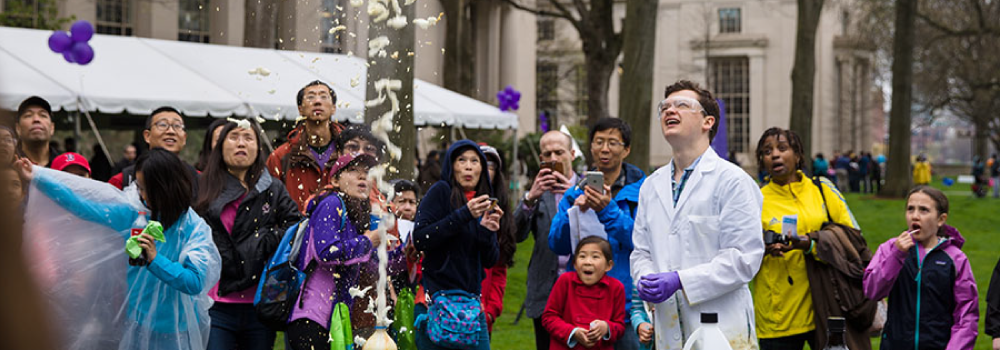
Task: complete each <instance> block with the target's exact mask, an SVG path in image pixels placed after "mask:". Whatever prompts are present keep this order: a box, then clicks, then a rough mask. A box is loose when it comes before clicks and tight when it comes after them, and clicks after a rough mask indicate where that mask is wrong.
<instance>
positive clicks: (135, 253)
mask: <svg viewBox="0 0 1000 350" xmlns="http://www.w3.org/2000/svg"><path fill="white" fill-rule="evenodd" d="M142 233H148V234H149V235H150V236H153V239H155V240H157V241H160V242H166V241H167V237H165V236H163V225H162V224H160V223H159V222H158V221H150V222H149V223H148V224H146V228H144V229H142ZM125 252H126V253H128V257H130V258H132V259H136V258H138V257H139V256H140V255H142V247H140V246H139V235H135V236H132V237H129V238H128V240H127V241H125Z"/></svg>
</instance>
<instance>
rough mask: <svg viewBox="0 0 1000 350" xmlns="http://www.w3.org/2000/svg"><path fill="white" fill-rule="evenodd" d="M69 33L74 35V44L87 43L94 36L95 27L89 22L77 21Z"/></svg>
mask: <svg viewBox="0 0 1000 350" xmlns="http://www.w3.org/2000/svg"><path fill="white" fill-rule="evenodd" d="M69 32H70V34H72V35H73V42H77V43H85V42H87V41H90V38H91V37H93V36H94V26H92V25H90V22H87V21H76V23H73V26H71V27H69Z"/></svg>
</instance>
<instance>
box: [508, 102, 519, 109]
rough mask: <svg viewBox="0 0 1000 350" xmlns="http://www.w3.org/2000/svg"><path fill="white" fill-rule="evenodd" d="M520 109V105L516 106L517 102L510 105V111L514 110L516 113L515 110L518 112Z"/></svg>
mask: <svg viewBox="0 0 1000 350" xmlns="http://www.w3.org/2000/svg"><path fill="white" fill-rule="evenodd" d="M520 108H521V105H520V104H518V103H517V101H514V103H511V104H510V109H512V110H515V111H516V110H518V109H520Z"/></svg>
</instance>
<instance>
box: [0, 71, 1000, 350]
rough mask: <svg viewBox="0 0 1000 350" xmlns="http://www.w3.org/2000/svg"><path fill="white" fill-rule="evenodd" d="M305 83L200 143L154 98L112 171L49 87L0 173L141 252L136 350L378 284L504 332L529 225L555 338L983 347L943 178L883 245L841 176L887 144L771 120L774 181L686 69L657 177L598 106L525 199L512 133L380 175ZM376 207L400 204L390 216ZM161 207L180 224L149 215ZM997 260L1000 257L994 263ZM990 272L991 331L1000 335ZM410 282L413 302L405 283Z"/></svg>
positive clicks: (332, 305)
mask: <svg viewBox="0 0 1000 350" xmlns="http://www.w3.org/2000/svg"><path fill="white" fill-rule="evenodd" d="M296 102H297V104H298V106H299V107H298V108H299V112H300V114H301V115H302V116H303V119H302V120H301V121H300V122H299V123H298V124H297V125H296V127H295V128H294V129H293V130H292V131H291V132H289V133H288V138H287V140H288V141H287V142H286V143H284V144H282V145H280V146H279V147H277V148H276V149H275V150H274V151H273V152H271V153H270V154H268V153H267V152H266V151H265V147H264V140H263V139H262V138H263V137H266V136H265V134H264V133H263V131H262V130H261V127H260V126H259V125H258V124H257V122H255V121H254V120H252V119H241V118H235V119H234V118H228V119H218V120H215V121H214V122H213V123H212V124H211V125H210V126H209V128H208V129H207V130H206V134H205V142H204V143H203V145H202V149H201V152H200V153H199V158H198V161H197V163H196V164H194V165H190V164H187V163H185V162H183V161H182V160H181V159H180V158H179V156H178V154H179V153H180V152H181V151H182V150H183V149H184V148H185V146H186V140H187V130H186V128H185V123H184V118H183V117H182V115H181V113H180V112H179V111H178V110H176V109H174V108H171V107H162V108H158V109H156V110H154V111H153V112H152V113H151V114H150V115H149V117H148V118H147V120H146V123H145V127H144V129H143V131H142V137H143V139H144V140H145V141H146V143H147V144H148V145H149V149H148V150H146V151H145V152H142V154H141V155H139V156H138V157H135V154H136V153H137V152H136V149H135V148H134V147H131V148H126V149H125V150H124V151H125V154H131V155H132V158H127V159H126V161H123V162H120V163H119V164H118V165H116V166H115V174H113V176H110V177H109V178H108V179H107V182H106V184H105V183H100V182H98V180H97V179H95V180H77V179H82V178H91V177H93V170H92V168H91V165H90V164H89V163H88V161H87V159H85V158H84V157H83V156H82V155H80V154H78V153H74V152H66V153H61V154H60V153H59V152H58V151H57V150H56V149H55V148H53V147H52V145H51V144H50V142H49V141H50V139H51V137H52V135H53V132H54V124H53V122H52V110H51V107H50V106H49V104H48V103H47V102H46V101H45V100H44V99H42V98H39V97H32V98H29V99H27V100H25V101H24V102H23V103H22V104H21V106H20V108H19V109H18V111H17V112H18V114H17V119H16V121H15V127H14V128H13V129H10V128H5V127H4V128H0V163H3V164H4V171H3V172H2V175H3V176H2V190H0V193H2V195H3V196H4V197H5V200H7V201H9V202H10V203H25V202H28V201H29V200H28V199H27V198H26V196H27V194H28V192H27V188H28V187H29V186H30V187H32V188H34V189H35V190H33V191H32V192H31V193H32V196H36V195H37V196H41V197H45V198H48V199H50V200H51V201H52V202H53V203H54V205H56V206H59V207H61V208H62V209H63V210H65V211H67V212H69V213H71V214H72V215H75V216H77V217H79V218H80V219H81V220H83V221H87V222H90V223H94V224H97V225H100V226H102V227H106V228H107V229H108V230H110V231H113V232H117V236H115V237H117V238H120V239H121V241H125V240H132V241H134V243H135V244H136V246H137V247H138V248H137V249H138V250H141V254H138V255H136V256H132V255H130V256H129V257H128V259H125V257H122V260H121V261H122V262H124V261H126V260H127V261H128V265H129V266H128V267H127V270H126V271H127V274H126V276H125V277H124V278H125V279H126V280H127V289H126V290H123V291H121V294H122V295H123V298H124V300H125V302H124V303H125V304H124V305H123V306H122V310H123V311H124V316H123V323H124V324H123V327H124V328H123V329H124V330H123V331H124V333H123V335H122V336H121V337H120V338H119V339H118V347H119V348H120V349H220V350H222V349H226V350H228V349H270V348H272V346H273V344H274V343H275V338H276V331H277V330H281V331H284V332H285V342H286V343H285V345H286V348H288V349H317V348H326V347H329V346H330V341H331V339H333V338H334V337H333V335H332V334H331V329H341V328H342V327H344V326H343V324H340V323H339V319H338V318H337V317H338V315H340V313H341V312H342V311H339V310H341V308H342V306H341V305H343V308H344V310H347V311H346V312H347V314H348V315H349V316H348V318H349V326H347V327H348V328H349V330H350V332H348V333H347V334H354V335H356V337H355V338H356V339H357V340H358V341H357V346H360V344H362V343H363V341H362V339H366V338H367V337H368V336H371V335H372V334H373V333H375V332H376V331H377V330H378V329H379V328H380V326H379V322H377V320H376V317H375V313H374V312H372V309H373V307H374V306H373V304H372V300H374V299H375V298H376V295H378V294H383V295H386V296H388V298H389V304H390V305H394V304H396V305H395V307H396V308H407V309H408V308H411V307H412V309H413V312H414V316H415V320H416V321H415V324H413V325H409V324H408V325H403V326H404V328H406V327H412V328H413V329H415V332H414V339H413V340H412V341H413V344H415V347H416V348H418V349H489V348H490V339H491V333H492V330H493V328H494V323H495V322H496V320H497V318H498V317H499V316H500V314H501V312H502V310H503V304H504V296H505V292H506V286H507V272H508V269H509V268H511V267H512V266H513V263H514V253H515V249H516V247H517V243H519V242H523V241H525V240H527V239H529V238H533V240H534V248H533V250H532V252H531V257H530V261H529V263H528V266H527V272H528V274H527V276H528V277H527V291H526V295H525V298H524V308H525V314H526V315H527V316H528V317H529V318H531V319H532V321H533V326H534V339H535V344H534V347H535V348H536V349H579V348H596V349H640V348H642V349H654V348H655V349H681V348H683V347H684V344H685V342H687V341H689V340H690V339H691V337H692V334H693V332H694V331H695V330H696V329H698V328H699V327H700V326H701V325H702V322H707V321H706V320H709V319H711V318H710V317H709V318H706V317H703V315H706V314H715V315H716V318H717V323H718V328H719V329H720V330H721V331H722V333H723V334H724V336H725V337H726V339H727V340H728V342H729V344H730V346H731V347H732V348H733V349H764V350H768V349H802V348H803V347H804V346H805V344H809V347H810V348H812V349H820V348H822V347H823V346H824V345H825V344H827V343H828V341H830V338H828V332H829V328H828V327H827V321H828V319H829V318H837V317H842V318H844V319H845V320H846V324H847V327H846V330H845V332H844V335H845V337H844V338H845V340H846V342H847V344H848V345H849V348H851V349H855V350H857V349H869V348H871V343H870V338H869V337H870V334H871V332H872V331H878V332H880V333H879V334H881V337H882V343H881V344H882V348H883V349H894V348H904V347H907V348H908V347H916V348H918V349H942V348H945V349H971V348H972V346H973V344H974V342H975V339H976V337H977V336H978V328H977V327H978V323H979V311H978V310H979V309H978V290H977V287H976V283H975V280H974V279H973V278H972V274H971V267H970V265H969V261H968V259H967V258H966V256H965V254H964V253H963V252H962V250H961V248H962V244H963V243H964V242H965V240H964V238H963V237H962V236H961V235H960V234H959V231H958V229H956V228H954V227H952V226H949V225H947V223H946V222H947V218H948V213H949V206H948V198H947V197H946V196H945V195H944V194H943V193H942V192H941V191H939V190H937V189H934V188H932V187H929V186H926V185H918V186H917V187H915V188H913V190H912V191H911V192H910V193H909V195H908V196H907V202H906V203H907V204H906V207H905V208H904V217H905V219H906V222H907V230H906V231H905V232H902V233H900V234H899V235H898V237H895V238H892V239H890V240H888V241H887V242H884V243H882V244H881V245H879V246H878V248H877V251H876V252H874V254H873V253H872V252H871V251H870V250H869V249H868V247H867V245H866V243H865V241H864V238H863V237H862V236H861V233H860V232H861V231H860V230H861V227H859V225H858V223H857V221H856V220H855V219H854V217H853V214H852V213H851V210H850V208H849V207H848V205H847V202H846V200H844V197H843V195H842V194H841V191H842V190H850V191H855V192H856V191H865V192H869V191H877V188H878V186H879V185H878V184H879V182H880V176H881V175H880V174H881V166H880V164H879V163H880V162H879V161H878V160H877V159H874V158H873V157H872V155H871V154H870V153H860V154H855V153H854V152H846V153H844V154H836V155H835V156H834V157H832V158H831V159H830V161H827V160H826V159H825V158H824V157H823V155H821V154H820V155H817V156H816V157H815V159H814V160H813V161H812V162H811V164H809V157H808V155H807V154H804V151H803V150H804V147H803V145H802V141H801V140H800V138H799V137H798V135H796V134H795V133H794V132H792V131H790V130H785V129H781V128H770V129H768V130H766V131H765V132H764V133H763V135H761V137H760V139H759V142H758V144H757V147H756V154H755V158H756V165H757V167H758V169H760V170H761V172H763V173H764V174H765V182H764V185H763V186H759V185H758V183H757V182H756V181H754V179H753V177H751V176H750V175H748V174H747V173H746V172H745V171H744V170H743V169H742V168H740V167H739V166H737V165H735V164H733V163H731V162H728V161H726V160H725V159H723V158H721V157H720V156H719V155H718V154H716V153H715V151H714V150H713V149H712V148H711V147H710V146H711V140H712V139H713V138H714V136H715V134H716V133H717V131H718V123H717V117H716V116H718V115H720V111H719V105H718V104H717V102H716V100H715V98H714V97H713V96H712V93H711V92H710V91H708V90H706V89H704V88H702V87H700V86H699V85H697V84H695V83H692V82H689V81H679V82H676V83H674V84H671V85H670V86H668V87H666V89H665V92H664V99H663V100H662V101H661V102H660V103H659V105H658V114H659V124H660V127H661V131H662V135H663V137H664V139H665V140H666V141H667V142H668V143H669V145H670V147H671V149H672V151H673V159H672V160H671V162H670V163H669V164H667V165H666V166H663V167H661V168H659V169H657V170H655V171H654V172H652V173H651V174H649V175H648V176H647V174H646V173H645V172H644V171H643V170H642V169H641V168H640V167H638V166H635V165H633V164H629V163H626V162H625V161H624V160H625V158H626V157H627V156H628V155H629V153H630V151H631V145H632V144H631V142H632V128H631V126H630V125H628V124H627V123H626V122H625V121H623V120H621V119H617V118H603V119H600V120H598V121H597V122H596V123H595V124H594V125H592V126H591V128H590V130H589V132H588V135H587V141H588V142H589V144H590V147H589V148H587V149H589V152H590V158H591V159H592V163H591V164H589V167H587V171H585V172H582V173H578V172H577V171H575V170H574V167H573V160H574V159H575V158H577V157H578V156H580V155H579V154H576V151H575V149H576V148H575V147H574V139H573V137H572V136H571V135H568V134H566V133H563V132H560V131H549V132H546V133H544V134H543V135H542V137H541V139H540V141H539V144H538V150H539V158H540V159H539V163H540V164H541V168H540V170H539V171H538V172H537V173H536V174H533V178H532V180H531V185H530V187H528V189H527V191H526V192H524V193H523V195H521V196H520V197H518V196H517V195H515V194H513V193H511V188H510V187H509V185H508V184H509V181H508V180H507V178H506V175H505V173H504V172H503V171H502V170H503V169H505V168H507V165H506V164H505V163H504V157H503V156H501V153H500V151H498V150H497V149H496V148H494V147H491V146H489V145H486V144H482V143H477V142H475V141H473V140H460V141H456V142H454V143H452V144H451V145H450V146H449V147H448V148H447V150H446V151H443V152H431V153H430V154H428V157H427V159H426V160H425V162H424V164H423V166H421V169H420V170H421V172H420V176H419V177H418V178H417V179H412V180H410V179H395V180H394V181H393V182H392V188H381V189H380V188H378V187H379V185H378V181H375V180H374V179H373V178H371V176H370V175H371V174H372V170H373V169H376V168H377V167H379V166H381V165H382V164H383V163H385V162H386V161H387V160H388V159H387V158H388V154H387V152H386V147H385V146H386V145H385V143H384V142H383V141H382V140H379V139H378V138H376V137H375V136H374V135H373V134H372V132H371V131H370V130H369V129H367V128H366V127H365V126H363V125H342V124H339V123H336V122H334V121H332V120H331V117H332V115H333V114H334V113H335V112H336V102H337V95H336V93H335V91H334V90H333V89H332V88H331V87H330V86H329V85H327V84H325V83H323V82H320V81H314V82H310V83H309V84H307V85H306V86H305V87H303V88H302V89H301V90H300V91H299V92H298V94H297V96H296ZM133 159H134V160H133ZM105 162H106V160H105ZM993 164H996V161H995V160H994V163H993ZM807 165H811V168H812V172H811V173H810V171H809V169H808V167H807ZM997 167H998V168H1000V166H997ZM997 172H1000V169H997ZM992 176H993V177H997V175H996V172H995V173H993V174H992ZM108 184H110V185H111V186H108ZM383 186H384V185H383ZM20 207H21V208H24V209H23V210H31V209H32V206H31V205H24V204H20ZM381 212H388V213H391V215H392V217H393V218H394V220H390V221H389V222H391V223H394V225H391V224H390V225H391V226H392V227H382V228H381V229H383V230H386V231H387V236H383V235H381V234H380V233H379V229H380V228H379V226H380V225H386V224H387V222H385V221H383V220H382V219H381V218H380V217H379V216H378V215H377V214H378V213H381ZM32 220H43V221H44V220H45V218H44V217H42V218H40V219H39V218H38V217H34V219H32ZM306 220H308V221H306ZM154 221H155V222H157V223H159V224H161V225H162V236H158V235H157V234H155V232H154V231H155V230H149V229H148V227H149V226H152V225H151V224H150V223H151V222H154ZM31 223H32V222H31V221H30V220H29V222H28V224H31ZM297 223H301V225H303V227H301V228H299V229H297V230H296V229H295V228H296V226H297V225H296V224H297ZM144 228H145V229H144ZM290 228H291V229H290ZM287 234H300V235H304V236H302V237H301V241H302V243H301V246H300V248H299V251H296V252H295V253H296V254H295V259H294V260H293V261H290V263H291V264H292V265H293V266H294V267H295V268H296V269H297V270H299V271H302V272H303V273H304V275H305V278H304V281H303V282H302V286H301V290H300V292H299V294H298V295H294V296H290V298H291V300H292V301H294V302H293V303H291V304H290V305H291V307H290V309H289V310H288V315H287V322H284V323H283V324H282V325H281V326H280V327H273V326H271V325H269V324H265V323H264V322H262V321H261V320H260V319H258V312H257V309H256V308H255V306H254V299H255V296H256V294H257V293H258V284H259V280H260V279H261V278H262V275H263V273H264V272H265V271H264V268H265V266H266V264H267V262H268V260H269V259H271V257H272V256H273V255H274V254H275V253H276V252H277V251H278V250H279V248H280V247H279V245H280V242H282V238H283V237H284V236H285V235H287ZM132 236H135V238H130V237H132ZM383 237H384V238H383ZM383 240H385V242H383ZM381 245H384V246H386V247H387V252H386V254H384V255H378V254H376V250H377V248H378V247H379V246H381ZM381 260H384V261H381ZM927 261H933V263H930V264H925V262H927ZM380 264H383V266H385V267H386V271H387V273H386V274H387V276H388V279H389V280H390V283H388V284H387V285H385V288H384V290H379V288H382V287H380V284H379V283H378V282H377V281H378V277H377V276H378V266H379V265H380ZM998 275H1000V264H998V266H997V269H996V270H995V271H994V280H993V281H992V283H998V284H1000V277H998ZM992 283H991V286H990V290H989V297H988V298H987V300H988V302H989V304H990V307H989V308H988V309H987V310H988V311H987V317H986V332H987V334H988V335H989V336H991V337H1000V285H998V286H994V285H993V284H992ZM409 293H412V295H413V300H414V303H413V305H402V304H397V301H399V300H409V299H406V298H399V297H398V296H400V295H402V294H409ZM886 297H888V299H887V301H886ZM880 304H881V305H880ZM879 308H883V309H885V310H887V312H886V313H885V315H884V316H879V311H878V310H879ZM456 315H462V316H461V317H458V316H456ZM914 320H917V321H916V322H914ZM442 325H450V326H442ZM406 333H407V332H406V331H402V330H401V331H397V332H392V336H393V337H397V340H399V339H401V338H402V337H405V336H406V335H405V334H406ZM349 341H350V342H354V341H355V339H349ZM530 346H531V345H530V344H523V347H524V348H529V347H530ZM994 349H1000V342H998V341H994Z"/></svg>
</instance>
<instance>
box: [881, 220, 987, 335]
mask: <svg viewBox="0 0 1000 350" xmlns="http://www.w3.org/2000/svg"><path fill="white" fill-rule="evenodd" d="M942 229H943V231H944V233H945V237H944V238H943V239H942V240H941V241H940V242H939V243H938V245H937V246H936V247H934V248H932V249H930V250H929V251H925V250H924V248H923V247H920V245H919V244H917V245H916V246H914V248H911V249H910V250H909V251H908V252H904V251H901V250H899V248H897V247H896V238H892V239H889V240H888V241H886V242H885V243H882V245H881V246H879V247H878V252H876V253H875V257H874V258H872V261H871V263H869V264H868V268H866V269H865V277H864V289H865V296H867V297H868V298H871V299H873V300H879V299H882V298H885V297H887V296H888V297H889V308H888V313H887V314H888V318H887V320H886V323H885V329H884V331H883V334H882V348H883V349H904V348H906V349H912V348H916V349H948V350H957V349H972V348H973V346H974V345H975V342H976V335H977V334H978V328H977V325H978V323H979V292H978V291H977V289H976V280H975V279H974V278H973V276H972V268H971V267H970V265H969V259H968V258H967V257H966V256H965V253H962V250H961V248H962V244H964V243H965V239H964V238H962V235H961V234H960V233H959V232H958V230H957V229H955V228H954V227H951V226H947V225H945V226H943V227H942ZM915 325H918V326H917V327H918V328H919V329H915V327H914V326H915Z"/></svg>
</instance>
